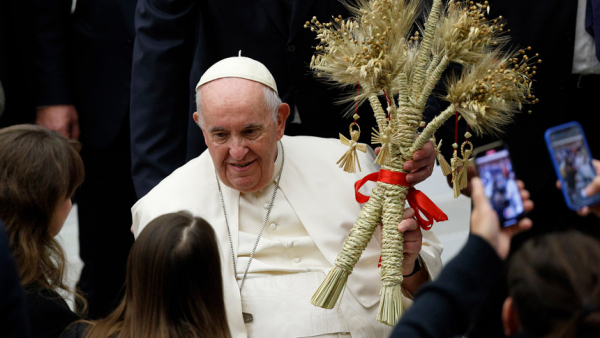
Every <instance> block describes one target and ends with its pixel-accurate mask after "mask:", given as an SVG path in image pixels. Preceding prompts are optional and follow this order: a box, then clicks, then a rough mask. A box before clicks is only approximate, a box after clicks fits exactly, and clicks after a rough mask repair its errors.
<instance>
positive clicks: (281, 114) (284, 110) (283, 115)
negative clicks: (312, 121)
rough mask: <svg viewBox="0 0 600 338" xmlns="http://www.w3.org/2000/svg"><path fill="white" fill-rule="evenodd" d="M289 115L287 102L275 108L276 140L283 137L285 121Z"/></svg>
mask: <svg viewBox="0 0 600 338" xmlns="http://www.w3.org/2000/svg"><path fill="white" fill-rule="evenodd" d="M288 116H290V106H289V105H288V104H287V103H282V104H280V105H279V107H278V108H277V141H279V140H281V138H282V137H283V132H284V131H285V121H286V120H287V118H288Z"/></svg>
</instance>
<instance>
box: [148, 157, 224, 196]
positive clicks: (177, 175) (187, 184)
mask: <svg viewBox="0 0 600 338" xmlns="http://www.w3.org/2000/svg"><path fill="white" fill-rule="evenodd" d="M208 175H214V166H213V164H212V160H211V158H210V154H209V153H208V151H205V152H203V153H202V154H201V155H200V156H198V157H196V158H194V159H192V160H190V161H189V162H187V163H186V164H184V165H182V166H181V167H179V168H177V169H175V171H173V172H172V173H171V174H170V175H169V176H167V177H165V178H164V179H163V180H162V181H161V182H160V183H159V184H157V185H156V186H155V187H154V188H153V189H152V190H150V192H148V194H146V195H145V196H144V197H142V198H141V199H140V201H144V200H150V199H155V198H161V199H162V198H164V197H165V194H166V195H167V196H168V195H169V194H171V193H180V192H182V191H186V190H189V189H194V188H197V185H201V184H203V182H205V181H206V180H205V179H204V178H205V177H207V176H208Z"/></svg>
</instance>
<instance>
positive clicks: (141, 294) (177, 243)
mask: <svg viewBox="0 0 600 338" xmlns="http://www.w3.org/2000/svg"><path fill="white" fill-rule="evenodd" d="M125 284H126V289H125V296H124V297H123V300H122V302H121V304H120V305H119V307H118V308H117V309H116V310H115V311H114V312H113V313H112V314H110V315H109V316H108V317H106V318H105V319H103V320H100V321H98V322H96V323H92V326H91V328H90V329H89V331H88V332H87V335H86V337H87V338H106V337H114V338H133V337H144V338H166V337H169V338H175V337H209V338H213V337H214V338H229V337H231V334H230V332H229V327H228V324H227V317H226V315H225V302H224V300H223V285H222V278H221V263H220V258H219V247H218V244H217V241H216V238H215V232H214V230H213V229H212V227H211V226H210V225H209V224H208V223H207V222H206V221H205V220H203V219H202V218H199V217H192V215H190V214H189V213H187V212H183V211H181V212H177V213H171V214H166V215H163V216H160V217H158V218H156V219H154V220H153V221H152V222H150V223H149V224H148V225H147V226H146V228H145V229H144V230H143V231H142V233H141V234H140V236H139V237H138V239H137V240H136V242H135V243H134V244H133V247H132V249H131V252H130V254H129V259H128V261H127V278H126V283H125Z"/></svg>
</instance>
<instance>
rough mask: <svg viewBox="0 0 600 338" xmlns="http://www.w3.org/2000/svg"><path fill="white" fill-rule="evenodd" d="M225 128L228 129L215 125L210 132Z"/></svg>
mask: <svg viewBox="0 0 600 338" xmlns="http://www.w3.org/2000/svg"><path fill="white" fill-rule="evenodd" d="M223 130H226V129H225V128H223V127H213V128H210V132H211V133H214V132H215V131H223Z"/></svg>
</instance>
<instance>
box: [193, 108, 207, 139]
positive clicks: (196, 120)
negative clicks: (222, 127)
mask: <svg viewBox="0 0 600 338" xmlns="http://www.w3.org/2000/svg"><path fill="white" fill-rule="evenodd" d="M192 116H193V117H194V122H196V124H197V125H198V127H200V124H199V123H198V112H197V111H195V112H194V114H193V115H192ZM200 130H202V136H204V144H208V138H207V137H206V136H207V135H206V133H205V132H204V128H202V127H200Z"/></svg>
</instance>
